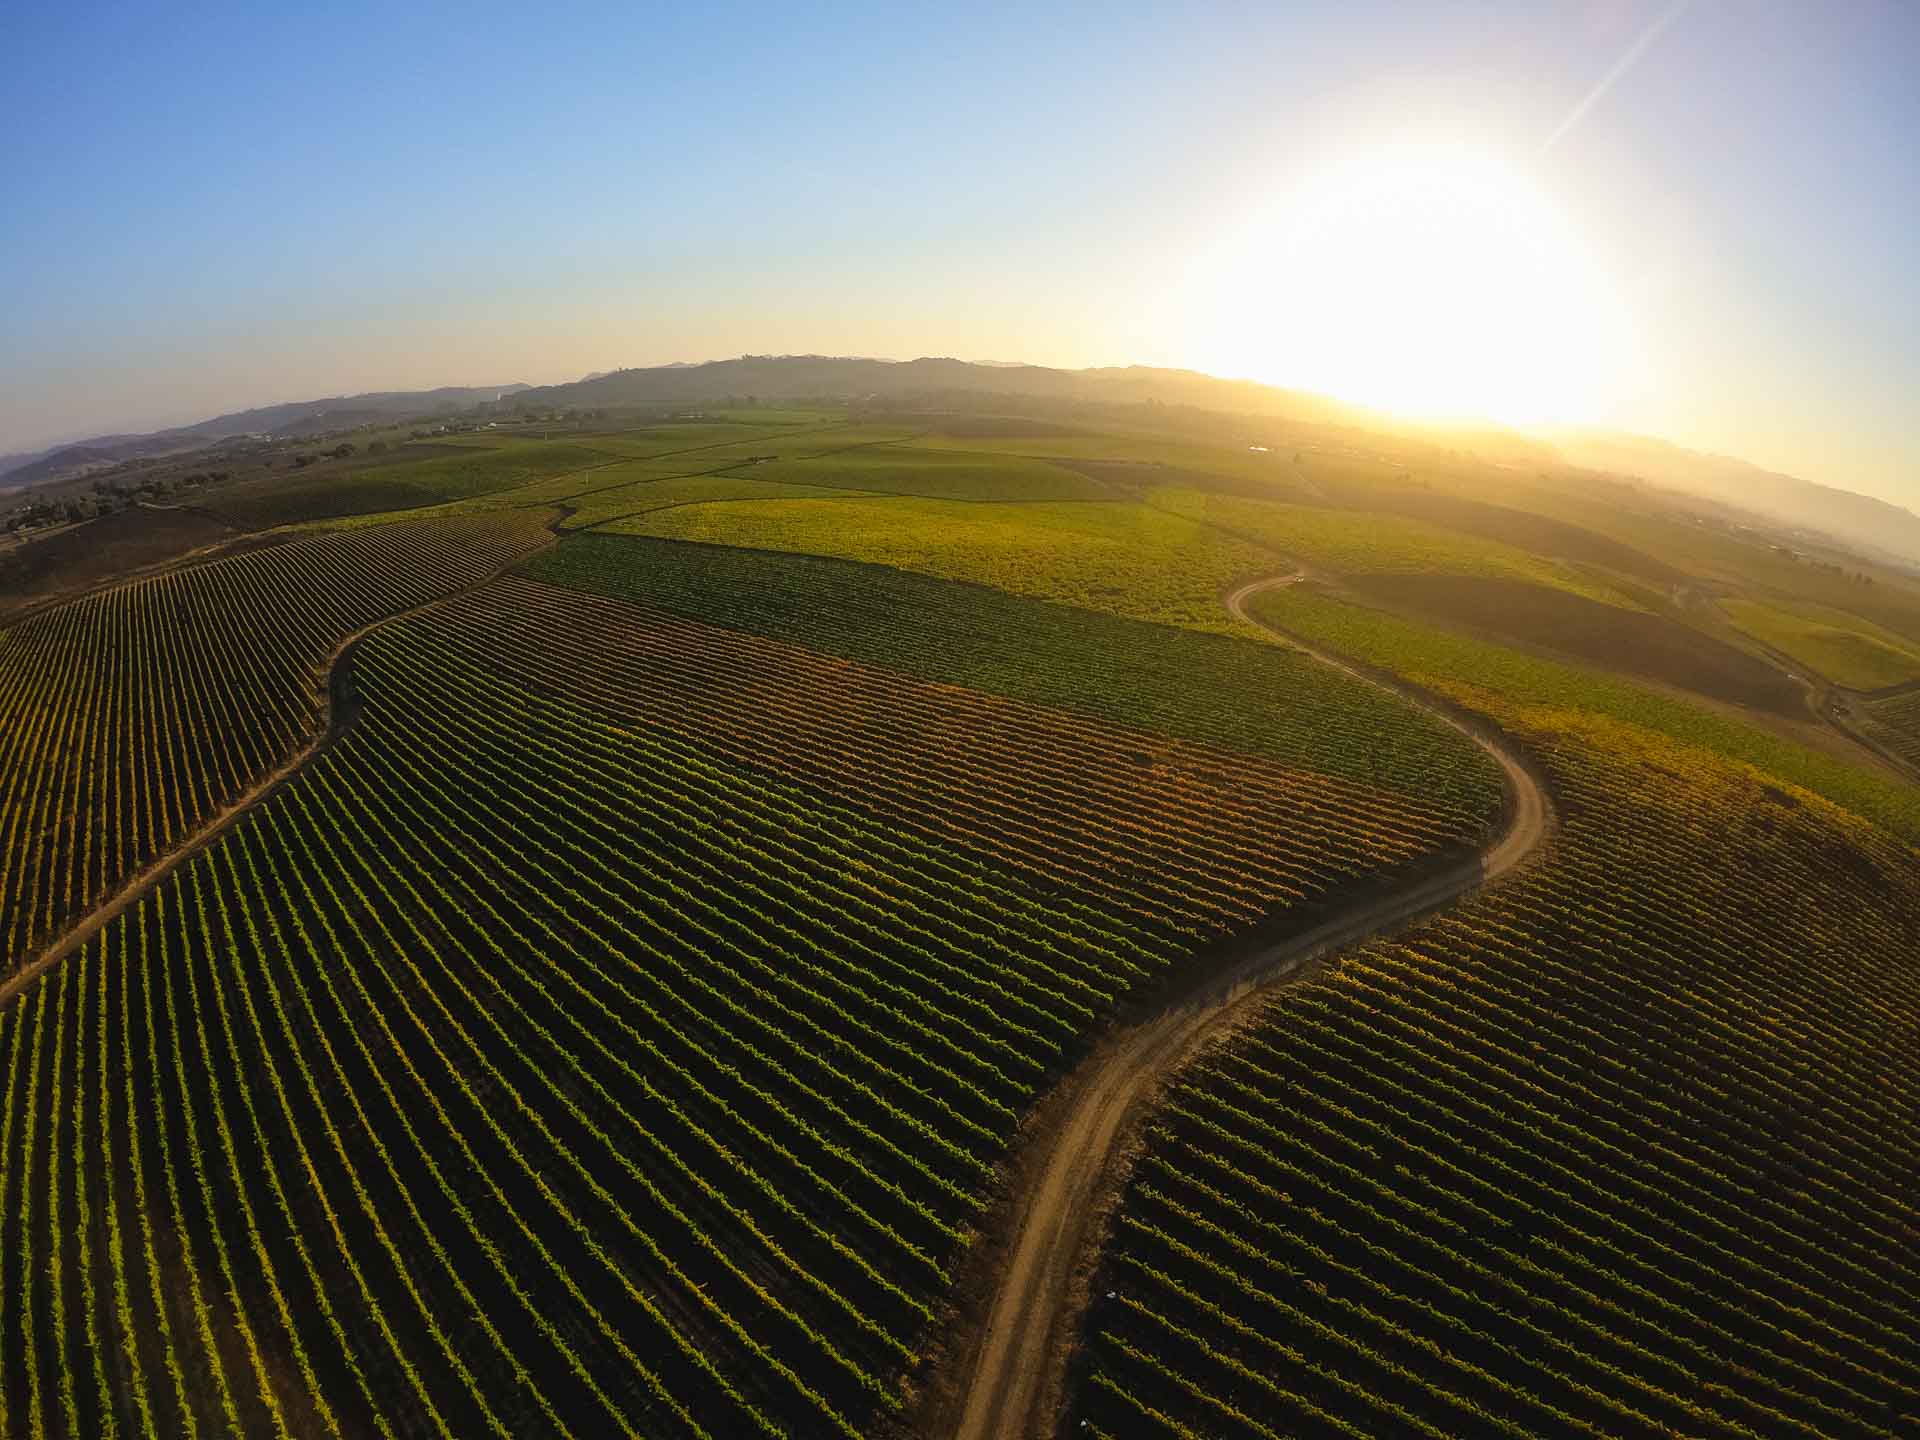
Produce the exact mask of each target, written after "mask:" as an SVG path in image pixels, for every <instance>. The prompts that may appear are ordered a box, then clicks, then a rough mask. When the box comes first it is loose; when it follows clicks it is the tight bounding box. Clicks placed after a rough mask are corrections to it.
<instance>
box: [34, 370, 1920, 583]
mask: <svg viewBox="0 0 1920 1440" xmlns="http://www.w3.org/2000/svg"><path fill="white" fill-rule="evenodd" d="M509 396H510V397H512V398H513V399H515V400H516V401H519V402H521V403H523V404H525V405H527V406H529V407H532V408H562V407H569V406H571V407H576V408H596V407H612V408H618V407H636V406H637V407H647V406H667V407H671V406H683V405H705V404H712V403H715V402H719V401H724V400H735V401H738V400H743V399H747V398H749V397H752V398H755V399H759V400H771V399H796V398H806V399H819V400H831V401H837V402H843V403H844V402H853V403H860V402H867V403H882V404H885V403H896V404H897V403H906V402H911V403H914V404H918V405H928V404H934V405H938V404H943V403H969V402H974V403H977V401H978V400H979V399H980V398H981V397H986V396H997V397H1004V398H1005V399H1007V400H1009V401H1012V400H1015V399H1022V400H1037V401H1043V402H1051V403H1058V404H1068V405H1075V404H1081V405H1092V406H1102V407H1124V406H1138V405H1145V404H1158V405H1164V406H1170V407H1190V408H1192V409H1197V410H1205V411H1210V412H1216V413H1218V412H1224V413H1229V414H1236V415H1241V416H1247V417H1261V418H1267V417H1270V418H1273V419H1276V420H1281V421H1285V422H1288V423H1291V424H1299V425H1308V426H1318V427H1337V428H1340V429H1346V430H1357V431H1370V432H1374V433H1383V432H1384V433H1390V434H1393V435H1395V436H1397V437H1401V438H1420V439H1426V440H1430V441H1433V442H1434V443H1437V444H1440V445H1443V446H1446V447H1448V448H1453V449H1466V450H1471V451H1474V452H1475V453H1478V454H1480V455H1482V456H1483V457H1486V458H1492V459H1500V460H1505V461H1509V462H1515V463H1522V464H1550V463H1555V462H1563V463H1566V464H1570V465H1573V466H1577V467H1579V468H1582V469H1589V470H1598V471H1604V472H1606V473H1608V474H1611V475H1617V476H1628V477H1636V478H1638V479H1641V480H1644V481H1646V482H1648V483H1650V484H1653V485H1656V486H1660V487H1662V488H1666V489H1671V490H1677V491H1680V492H1682V493H1684V494H1688V495H1693V496H1697V497H1699V498H1701V499H1705V500H1708V501H1711V502H1714V503H1715V504H1718V505H1724V506H1731V507H1734V508H1736V509H1740V510H1744V511H1748V512H1751V513H1753V514H1755V515H1758V516H1761V517H1764V518H1766V519H1769V520H1772V521H1774V522H1776V523H1781V524H1785V525H1787V526H1791V527H1796V528H1804V529H1808V530H1813V531H1817V532H1820V533H1822V534H1825V535H1829V536H1831V537H1833V538H1834V539H1836V540H1839V541H1841V542H1843V543H1846V544H1850V545H1855V546H1861V547H1865V548H1867V549H1869V550H1872V551H1875V552H1877V553H1880V554H1883V555H1889V556H1894V557H1898V558H1900V559H1903V560H1908V561H1912V560H1915V559H1920V516H1916V515H1914V514H1913V512H1911V511H1909V510H1907V509H1905V508H1903V507H1901V506H1898V505H1894V504H1891V503H1889V502H1887V501H1884V500H1878V499H1875V498H1873V497H1870V496H1866V495H1860V494H1856V493H1854V492H1852V491H1847V490H1841V489H1838V488H1835V487H1832V486H1828V485H1821V484H1818V483H1816V482H1813V481H1808V480H1803V479H1800V478H1798V477H1796V476H1793V475H1786V474H1781V473H1779V472H1776V471H1770V470H1766V469H1762V468H1761V467H1759V466H1756V465H1753V464H1751V463H1749V462H1747V461H1744V460H1740V459H1737V458H1734V457H1731V456H1725V455H1713V454H1705V453H1701V452H1698V451H1693V450H1688V449H1685V448H1683V447H1681V446H1678V445H1675V444H1672V443H1670V442H1668V441H1664V440H1658V439H1653V438H1649V437H1646V436H1640V435H1633V434H1628V433H1624V432H1619V431H1609V430H1601V429H1591V428H1582V427H1571V426H1561V427H1547V428H1541V429H1537V430H1532V431H1529V432H1525V433H1522V432H1519V431H1515V430H1511V429H1505V428H1501V427H1497V426H1493V425H1491V424H1489V425H1486V426H1484V427H1479V428H1471V429H1461V428H1458V427H1447V428H1444V429H1442V428H1436V427H1433V426H1427V425H1420V424H1416V423H1413V422H1409V421H1406V420H1403V419H1400V418H1398V417H1395V416H1391V415H1388V414H1385V413H1383V412H1379V411H1374V410H1369V409H1366V408H1364V407H1361V406H1357V405H1352V404H1348V403H1345V402H1342V401H1339V400H1335V399H1332V398H1330V397H1327V396H1323V395H1317V394H1313V393H1311V392H1308V391H1301V390H1290V389H1282V388H1279V387H1275V386H1271V385H1263V384H1260V383H1258V382H1256V381H1251V380H1229V379H1222V378H1219V377H1217V376H1212V375H1207V374H1203V373H1201V372H1199V371H1195V370H1177V369H1167V368H1162V367H1156V366H1145V365H1129V366H1106V367H1097V368H1091V369H1085V370H1063V369H1056V368H1053V367H1049V366H1043V365H1029V364H1024V363H1021V362H1017V361H998V360H994V361H965V360H956V359H951V358H946V357H935V356H923V357H920V358H918V359H914V360H887V359H879V358H871V357H863V356H829V355H743V356H740V357H738V358H735V359H728V360H713V361H706V362H688V361H676V362H673V363H671V364H664V365H654V366H639V367H634V368H630V369H620V370H611V371H600V372H595V373H593V374H589V375H586V376H584V377H582V378H581V379H579V380H575V381H569V382H565V383H561V384H554V385H540V386H530V385H525V384H518V383H516V384H509V385H498V386H448V387H443V388H440V389H434V390H415V391H378V392H371V393H367V394H360V395H350V396H332V397H328V398H325V399H318V400H306V401H294V402H289V403H285V404H279V405H269V406H262V407H258V408H254V409H249V410H241V411H235V412H232V413H230V414H225V415H219V416H216V417H214V418H213V419H210V420H205V421H201V422H199V423H197V424H194V425H186V426H179V427H176V428H173V429H168V430H161V431H156V432H153V433H151V434H145V435H125V434H115V435H105V436H100V437H96V438H93V439H88V440H82V441H79V442H75V443H71V444H66V445H61V446H56V447H53V448H51V449H49V450H45V451H40V452H37V453H27V454H19V455H11V456H6V457H0V488H5V489H19V488H21V487H24V486H27V485H32V484H37V483H40V482H42V481H48V480H58V479H63V478H68V477H71V476H74V475H78V474H85V473H88V472H89V471H92V470H96V469H101V468H104V467H106V466H109V465H113V464H117V463H119V462H122V461H125V460H129V459H135V458H139V457H142V456H149V455H160V454H167V453H172V452H179V451H185V450H191V449H194V448H196V447H199V446H203V445H206V444H209V443H217V442H219V441H221V440H224V439H231V438H235V437H240V436H248V435H263V434H264V435H293V434H305V433H317V432H322V431H328V430H345V429H351V428H353V427H355V426H358V425H363V424H368V423H373V422H378V421H382V420H392V419H396V418H404V417H409V416H415V415H425V414H431V413H433V412H435V411H442V410H453V409H464V408H467V407H470V406H473V405H475V404H480V403H486V402H491V401H494V400H497V399H500V398H504V397H509Z"/></svg>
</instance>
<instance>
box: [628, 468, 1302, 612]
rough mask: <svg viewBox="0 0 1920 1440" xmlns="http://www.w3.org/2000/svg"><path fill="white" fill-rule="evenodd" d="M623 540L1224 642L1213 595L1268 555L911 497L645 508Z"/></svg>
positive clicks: (1146, 525)
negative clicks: (815, 567) (732, 552)
mask: <svg viewBox="0 0 1920 1440" xmlns="http://www.w3.org/2000/svg"><path fill="white" fill-rule="evenodd" d="M621 528H622V530H623V531H625V532H626V533H628V534H644V535H653V536H658V537H661V538H664V539H674V540H691V541H696V542H702V543H708V544H726V545H737V546H746V547H749V548H752V549H758V550H778V551H787V552H793V553H800V554H811V555H826V556H832V557H836V558H839V559H843V560H858V561H862V562H865V563H867V564H874V565H886V566H890V567H892V568H894V569H900V570H912V571H916V572H918V573H920V574H924V575H932V576H935V577H937V578H939V579H944V580H964V581H969V582H971V583H974V584H980V585H990V586H993V587H995V588H996V589H1001V590H1006V591H1008V592H1010V593H1012V594H1016V595H1025V596H1029V597H1031V598H1033V599H1038V600H1051V601H1057V602H1060V603H1063V604H1070V605H1078V606H1081V607H1083V608H1086V609H1094V610H1107V611H1110V612H1112V613H1114V614H1116V615H1123V616H1126V617H1128V618H1131V619H1137V620H1150V621H1155V622H1159V623H1164V624H1171V625H1180V626H1184V627H1187V628H1191V629H1196V630H1210V631H1219V632H1222V633H1227V632H1230V631H1232V630H1233V628H1234V622H1233V621H1232V620H1231V619H1229V618H1227V617H1225V616H1223V615H1222V613H1221V611H1220V605H1219V600H1218V596H1219V594H1220V592H1221V591H1223V590H1224V589H1226V588H1227V587H1228V586H1229V585H1231V584H1232V583H1233V582H1234V581H1236V580H1244V579H1247V578H1249V577H1251V576H1253V575H1257V574H1259V573H1261V572H1262V571H1263V570H1265V569H1268V568H1270V567H1271V566H1272V564H1273V557H1272V556H1271V555H1270V554H1269V553H1267V552H1265V551H1262V550H1261V549H1259V548H1258V547H1256V546H1254V545H1250V544H1248V543H1246V542H1245V541H1242V540H1238V539H1235V538H1233V537H1232V536H1228V535H1223V534H1220V533H1219V532H1217V531H1212V530H1209V529H1206V528H1205V527H1202V526H1199V525H1196V524H1194V523H1193V522H1192V521H1190V520H1185V519H1182V518H1180V517H1179V516H1175V515H1169V514H1167V513H1165V512H1164V511H1159V510H1156V509H1154V508H1152V507H1151V506H1146V505H1140V504H1134V503H1103V502H1084V501H1083V502H1077V503H1059V502H1035V503H1032V504H1024V503H1016V504H985V503H976V502H969V501H960V500H927V499H920V498H917V497H908V496H901V497H886V498H861V499H846V500H839V501H836V502H834V503H833V504H832V505H818V504H815V503H813V502H811V501H807V500H765V501H737V502H728V503H726V504H722V505H687V506H680V507H677V508H674V509H671V510H663V511H656V512H654V513H653V514H652V515H648V516H641V517H637V518H635V519H634V520H632V521H630V522H627V523H624V524H623V525H622V527H621Z"/></svg>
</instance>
